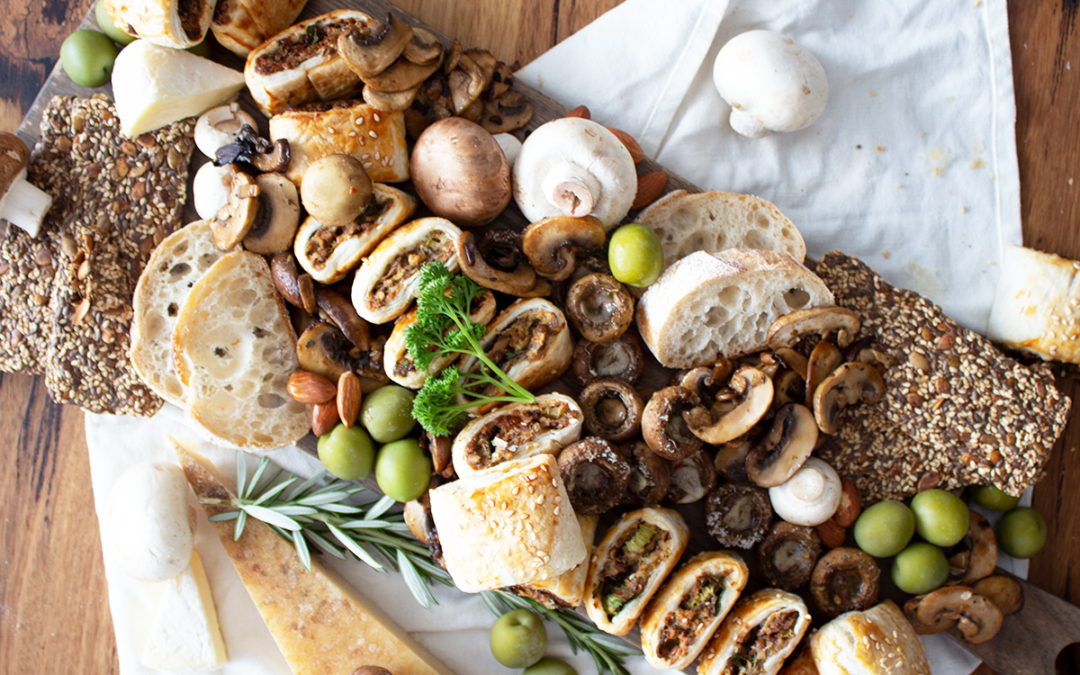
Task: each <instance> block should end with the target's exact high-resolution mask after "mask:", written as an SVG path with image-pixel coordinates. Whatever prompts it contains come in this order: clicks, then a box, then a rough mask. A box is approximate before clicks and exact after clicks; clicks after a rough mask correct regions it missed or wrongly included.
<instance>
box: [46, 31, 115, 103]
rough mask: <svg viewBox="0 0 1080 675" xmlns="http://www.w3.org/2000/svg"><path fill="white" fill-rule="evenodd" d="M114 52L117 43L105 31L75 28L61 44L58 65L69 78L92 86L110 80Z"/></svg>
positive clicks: (98, 85) (86, 85)
mask: <svg viewBox="0 0 1080 675" xmlns="http://www.w3.org/2000/svg"><path fill="white" fill-rule="evenodd" d="M116 54H117V52H116V45H114V44H113V42H112V40H110V39H109V38H108V37H107V36H106V35H105V34H104V33H99V32H98V31H96V30H77V31H75V32H74V33H72V34H71V35H69V36H67V39H65V40H64V44H62V45H60V65H61V66H63V67H64V72H65V73H67V76H68V77H70V78H71V81H72V82H74V83H75V84H77V85H80V86H83V87H89V88H91V89H93V88H94V87H100V86H101V85H103V84H108V83H109V76H110V75H112V69H113V63H115V62H116Z"/></svg>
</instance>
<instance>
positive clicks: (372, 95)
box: [364, 84, 421, 112]
mask: <svg viewBox="0 0 1080 675" xmlns="http://www.w3.org/2000/svg"><path fill="white" fill-rule="evenodd" d="M420 86H421V85H419V84H418V85H416V86H415V87H412V88H411V89H405V90H404V91H379V90H378V89H375V88H374V87H372V86H371V85H364V103H367V104H368V105H369V106H371V107H372V108H375V109H376V110H382V111H385V112H396V111H399V110H407V109H408V108H409V106H411V105H412V103H413V101H415V100H416V94H417V93H419V91H420Z"/></svg>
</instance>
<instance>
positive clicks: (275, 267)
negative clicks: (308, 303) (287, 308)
mask: <svg viewBox="0 0 1080 675" xmlns="http://www.w3.org/2000/svg"><path fill="white" fill-rule="evenodd" d="M270 275H271V276H272V277H273V279H274V287H275V288H277V291H278V293H280V294H281V297H282V298H284V299H285V302H287V303H289V304H290V305H292V306H293V307H300V308H303V306H304V304H303V301H302V300H301V299H300V287H299V285H298V282H297V273H296V258H295V257H294V256H293V254H292V253H289V252H288V251H282V252H281V253H278V254H275V255H274V257H273V258H271V259H270Z"/></svg>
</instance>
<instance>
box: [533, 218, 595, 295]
mask: <svg viewBox="0 0 1080 675" xmlns="http://www.w3.org/2000/svg"><path fill="white" fill-rule="evenodd" d="M606 240H607V232H606V231H605V230H604V224H603V223H601V222H600V221H599V220H597V219H596V218H594V217H593V216H585V217H584V218H574V217H572V216H554V217H552V218H544V219H543V220H539V221H537V222H535V223H533V224H532V225H529V226H528V227H526V228H525V231H524V232H522V233H521V248H522V250H523V251H524V252H525V256H526V257H527V258H528V259H529V262H530V263H531V264H532V266H533V269H535V270H536V273H537V274H539V275H540V276H542V277H546V278H548V279H551V280H553V281H562V280H563V279H569V278H570V276H571V275H572V274H573V273H574V269H575V268H576V267H577V257H578V255H579V253H581V252H585V251H597V250H600V249H602V248H603V247H604V242H605V241H606Z"/></svg>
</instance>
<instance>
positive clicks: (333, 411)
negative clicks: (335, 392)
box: [311, 401, 338, 436]
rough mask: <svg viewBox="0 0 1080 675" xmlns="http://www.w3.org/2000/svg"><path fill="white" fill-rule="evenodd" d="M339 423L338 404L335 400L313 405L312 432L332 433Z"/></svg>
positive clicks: (320, 434)
mask: <svg viewBox="0 0 1080 675" xmlns="http://www.w3.org/2000/svg"><path fill="white" fill-rule="evenodd" d="M337 423H338V414H337V406H336V405H334V403H333V401H330V402H328V403H316V404H315V405H313V406H311V433H313V434H315V435H316V436H322V435H323V434H328V433H330V430H331V429H333V428H334V425H336V424H337Z"/></svg>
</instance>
